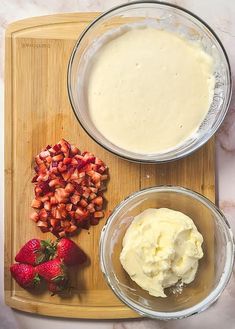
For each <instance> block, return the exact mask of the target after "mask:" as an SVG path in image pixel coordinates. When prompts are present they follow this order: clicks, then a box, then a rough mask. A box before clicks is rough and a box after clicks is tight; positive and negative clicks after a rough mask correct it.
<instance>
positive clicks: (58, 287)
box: [47, 279, 69, 296]
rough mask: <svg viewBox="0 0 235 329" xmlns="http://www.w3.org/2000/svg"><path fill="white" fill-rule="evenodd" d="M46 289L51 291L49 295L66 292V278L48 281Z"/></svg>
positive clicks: (67, 289)
mask: <svg viewBox="0 0 235 329" xmlns="http://www.w3.org/2000/svg"><path fill="white" fill-rule="evenodd" d="M47 289H48V290H49V291H50V292H51V293H52V294H51V296H54V295H56V294H61V293H63V292H68V291H69V288H68V280H66V279H65V280H62V281H60V282H48V283H47Z"/></svg>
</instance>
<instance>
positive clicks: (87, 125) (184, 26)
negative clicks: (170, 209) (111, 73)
mask: <svg viewBox="0 0 235 329" xmlns="http://www.w3.org/2000/svg"><path fill="white" fill-rule="evenodd" d="M127 24H128V25H130V24H137V25H138V24H147V25H148V24H150V25H154V27H155V28H157V29H164V30H166V31H172V32H174V33H177V34H180V35H181V36H183V37H185V38H186V39H188V40H190V41H196V42H197V43H199V44H200V45H201V47H202V48H203V49H204V51H205V52H207V53H208V54H210V55H211V56H212V57H213V59H214V63H215V65H214V73H213V75H214V77H215V81H216V84H215V89H214V96H213V102H212V104H211V106H210V109H209V112H208V113H207V115H206V117H205V119H204V121H203V122H202V124H201V126H200V127H199V129H198V130H197V131H196V132H195V133H194V134H193V135H192V136H190V137H189V138H188V139H187V140H186V141H185V142H184V143H183V144H180V145H178V146H175V147H174V148H173V149H171V150H168V151H167V150H166V151H165V152H161V153H153V154H138V153H134V152H130V151H127V150H125V149H122V148H120V147H118V146H117V145H114V144H113V143H111V142H110V141H109V140H108V139H107V138H105V137H104V136H103V135H102V133H101V132H100V131H99V130H98V129H97V128H96V126H95V125H94V123H93V121H92V119H91V117H90V115H89V109H88V104H87V97H86V91H87V81H86V80H87V72H88V70H89V65H90V63H91V60H92V58H93V56H94V54H95V52H94V49H95V48H96V46H97V42H99V40H101V39H102V38H104V36H107V35H109V34H110V33H111V32H113V31H115V30H116V29H119V28H120V27H123V26H124V25H127ZM231 92H232V82H231V70H230V65H229V61H228V57H227V55H226V52H225V50H224V48H223V45H222V44H221V42H220V40H219V38H218V37H217V36H216V34H215V32H214V31H213V30H212V29H211V28H210V27H209V26H208V25H207V24H206V23H205V22H203V21H202V20H201V19H200V18H199V17H197V16H196V15H194V14H193V13H191V12H189V11H188V10H185V9H183V8H180V7H178V6H176V5H173V4H168V3H164V2H157V1H138V2H131V3H126V4H123V5H120V6H118V7H115V8H113V9H111V10H109V11H107V12H105V13H104V14H102V15H100V16H99V17H98V18H97V19H95V20H94V21H93V22H92V23H91V24H90V25H89V26H88V27H87V28H86V29H85V31H84V32H83V33H82V34H81V36H80V38H79V40H78V41H77V43H76V45H75V47H74V50H73V52H72V55H71V58H70V62H69V66H68V93H69V98H70V102H71V105H72V109H73V111H74V113H75V115H76V117H77V119H78V121H79V122H80V124H81V125H82V127H83V128H84V129H85V131H86V132H87V133H88V134H89V135H90V136H91V137H92V138H93V139H94V140H95V141H96V142H97V143H99V144H100V145H101V146H103V147H104V148H105V149H107V150H109V151H111V152H113V153H115V154H116V155H118V156H121V157H123V158H126V159H129V160H132V161H138V162H149V163H154V162H165V161H170V160H174V159H178V158H181V157H184V156H186V155H188V154H190V153H191V152H193V151H195V150H196V149H198V148H199V147H200V146H202V145H203V144H204V143H206V142H207V141H208V139H209V138H210V137H211V136H212V135H213V134H214V133H215V132H216V130H217V129H218V128H219V126H220V124H221V123H222V121H223V119H224V117H225V114H226V112H227V110H228V106H229V102H230V98H231ZM169 97H171V95H169ZM146 129H147V127H146ZM156 129H157V128H156Z"/></svg>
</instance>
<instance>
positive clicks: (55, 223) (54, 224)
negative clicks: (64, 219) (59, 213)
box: [50, 218, 58, 228]
mask: <svg viewBox="0 0 235 329" xmlns="http://www.w3.org/2000/svg"><path fill="white" fill-rule="evenodd" d="M57 223H58V220H57V219H55V218H52V219H50V224H51V226H52V227H53V228H55V227H56V226H57Z"/></svg>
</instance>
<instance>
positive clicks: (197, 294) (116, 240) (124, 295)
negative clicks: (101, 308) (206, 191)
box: [100, 186, 234, 320]
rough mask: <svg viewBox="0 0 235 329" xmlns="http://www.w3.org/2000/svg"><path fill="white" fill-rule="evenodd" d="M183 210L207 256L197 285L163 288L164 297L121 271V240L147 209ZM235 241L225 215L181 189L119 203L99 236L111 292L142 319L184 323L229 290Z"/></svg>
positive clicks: (144, 193)
mask: <svg viewBox="0 0 235 329" xmlns="http://www.w3.org/2000/svg"><path fill="white" fill-rule="evenodd" d="M162 207H163V208H170V209H174V210H177V211H181V212H183V213H184V214H186V215H188V216H189V217H191V218H192V220H193V221H194V223H195V225H196V227H197V229H198V231H199V232H200V233H201V234H202V236H203V239H204V241H203V244H202V248H203V252H204V256H203V258H202V259H201V260H200V261H199V267H198V272H197V274H196V276H195V279H194V281H193V282H191V283H190V284H188V285H185V286H183V289H182V291H181V289H179V287H178V285H177V284H176V285H175V286H173V287H170V288H167V289H165V293H166V295H167V297H166V298H161V297H154V296H151V295H149V294H148V292H147V291H145V290H143V289H142V288H140V287H139V286H138V285H137V284H136V283H135V282H134V281H132V280H131V278H130V277H129V275H128V274H127V273H126V272H125V270H124V269H123V267H122V265H121V263H120V260H119V256H120V252H121V250H122V240H123V237H124V235H125V232H126V230H127V228H128V227H129V225H130V224H131V222H132V220H133V217H134V216H136V215H137V214H139V213H140V212H142V211H144V210H145V209H148V208H162ZM233 261H234V242H233V234H232V231H231V229H230V227H229V224H228V222H227V220H226V218H225V217H224V215H223V214H222V212H221V211H220V210H219V209H218V208H217V207H216V206H215V205H214V204H213V203H212V202H211V201H209V200H208V199H207V198H205V197H204V196H202V195H200V194H198V193H196V192H193V191H191V190H187V189H185V188H182V187H173V186H159V187H152V188H148V189H144V190H141V191H139V192H136V193H134V194H132V195H130V196H129V197H128V198H126V199H125V200H124V201H123V202H121V203H120V204H119V205H118V206H117V207H116V208H115V209H114V211H113V213H112V214H111V215H110V217H109V218H108V220H107V223H106V225H105V226H104V228H103V230H102V233H101V237H100V265H101V270H102V272H103V274H104V277H105V279H106V280H107V282H108V284H109V286H110V287H111V288H112V290H113V292H114V293H115V294H116V295H117V296H118V297H119V298H120V299H121V300H122V301H123V302H124V303H125V304H126V305H128V306H129V307H131V308H132V309H134V310H135V311H136V312H138V313H140V314H141V315H144V316H148V317H152V318H157V319H162V320H168V319H180V318H184V317H187V316H190V315H193V314H197V313H199V312H201V311H203V310H205V309H207V308H208V307H209V306H210V305H211V304H212V303H213V302H215V301H216V300H217V298H218V297H219V296H220V294H221V293H222V291H223V290H224V288H225V287H226V285H227V283H228V281H229V278H230V276H231V273H232V269H233Z"/></svg>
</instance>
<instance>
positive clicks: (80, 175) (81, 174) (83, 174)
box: [78, 171, 86, 178]
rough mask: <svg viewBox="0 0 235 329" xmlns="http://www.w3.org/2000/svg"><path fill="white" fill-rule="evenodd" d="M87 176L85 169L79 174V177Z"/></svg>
mask: <svg viewBox="0 0 235 329" xmlns="http://www.w3.org/2000/svg"><path fill="white" fill-rule="evenodd" d="M85 176H86V174H85V172H84V171H83V172H80V173H79V174H78V177H79V178H84V177H85Z"/></svg>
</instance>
